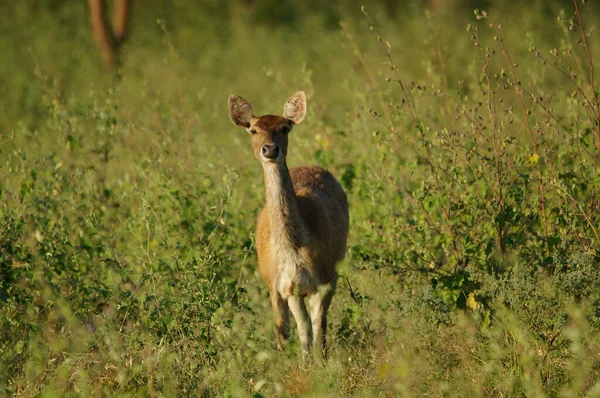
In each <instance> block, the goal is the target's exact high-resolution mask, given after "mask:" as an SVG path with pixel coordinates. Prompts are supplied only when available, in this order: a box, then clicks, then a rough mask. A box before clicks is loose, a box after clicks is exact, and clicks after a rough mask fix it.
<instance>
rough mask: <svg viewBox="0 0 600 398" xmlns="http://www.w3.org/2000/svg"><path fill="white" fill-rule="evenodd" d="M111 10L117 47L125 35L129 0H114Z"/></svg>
mask: <svg viewBox="0 0 600 398" xmlns="http://www.w3.org/2000/svg"><path fill="white" fill-rule="evenodd" d="M114 4H115V7H114V11H113V24H112V25H113V32H114V36H115V42H116V44H117V47H118V46H120V45H121V44H122V43H123V41H124V40H125V36H127V21H128V17H129V0H116V1H115V2H114Z"/></svg>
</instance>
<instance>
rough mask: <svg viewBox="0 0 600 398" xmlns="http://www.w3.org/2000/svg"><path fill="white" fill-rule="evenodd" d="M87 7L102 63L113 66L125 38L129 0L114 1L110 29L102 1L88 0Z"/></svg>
mask: <svg viewBox="0 0 600 398" xmlns="http://www.w3.org/2000/svg"><path fill="white" fill-rule="evenodd" d="M88 5H89V8H90V24H91V27H92V34H93V36H94V40H95V41H96V45H97V46H98V48H99V50H100V56H101V57H102V61H103V62H104V63H105V64H106V65H109V66H114V65H115V64H116V61H117V56H118V52H119V49H120V47H121V44H123V41H124V40H125V38H126V36H127V22H128V19H129V6H130V4H129V0H115V3H114V10H113V18H112V27H111V26H110V25H109V24H108V21H107V18H106V7H105V1H104V0H88Z"/></svg>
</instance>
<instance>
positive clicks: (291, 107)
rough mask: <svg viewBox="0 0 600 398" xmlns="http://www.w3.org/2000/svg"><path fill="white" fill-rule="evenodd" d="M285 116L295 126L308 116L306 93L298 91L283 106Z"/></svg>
mask: <svg viewBox="0 0 600 398" xmlns="http://www.w3.org/2000/svg"><path fill="white" fill-rule="evenodd" d="M283 116H284V117H285V118H287V119H289V120H291V121H292V122H294V124H298V123H300V122H301V121H302V120H304V117H305V116H306V95H304V91H298V92H297V93H296V94H294V95H292V96H291V97H290V98H288V100H287V101H286V102H285V104H284V105H283Z"/></svg>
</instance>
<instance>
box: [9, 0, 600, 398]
mask: <svg viewBox="0 0 600 398" xmlns="http://www.w3.org/2000/svg"><path fill="white" fill-rule="evenodd" d="M257 4H259V5H260V4H262V3H261V2H258V3H257ZM332 4H334V5H332V6H329V8H327V9H326V10H319V8H318V7H317V6H315V7H313V5H312V3H311V2H307V3H306V4H305V5H302V6H298V8H296V9H293V11H294V12H293V13H289V14H285V13H284V14H277V15H276V17H273V16H270V15H269V14H268V13H267V12H266V11H261V10H262V9H261V7H260V6H256V7H252V6H248V5H246V4H245V3H244V4H243V3H237V2H231V3H228V4H227V6H226V7H220V6H219V4H218V3H216V2H215V3H214V4H212V3H210V2H209V4H208V5H207V6H206V7H207V8H206V9H202V8H199V7H198V8H196V7H190V6H189V4H185V3H184V2H176V3H175V4H174V5H173V6H171V7H163V6H160V5H159V4H158V2H157V3H156V4H154V5H155V6H156V7H147V8H137V9H136V12H135V13H134V20H133V21H132V30H133V35H132V37H131V40H130V41H129V42H128V43H127V44H126V46H125V48H124V58H123V59H122V63H121V65H120V67H119V69H118V70H116V71H107V70H104V69H103V68H102V66H101V64H100V63H99V62H98V59H97V54H96V52H95V49H94V48H93V46H92V41H91V37H89V32H88V31H87V29H88V28H87V26H86V25H85V21H82V19H81V15H84V14H85V6H84V3H82V4H79V5H74V4H67V3H66V2H60V1H57V2H49V3H48V4H46V5H40V4H38V3H35V4H34V3H33V2H20V3H18V4H16V5H12V6H7V5H5V6H2V7H3V8H4V9H5V11H6V12H4V13H2V14H3V17H0V18H3V19H2V23H1V24H0V25H1V26H3V31H4V32H5V33H6V34H4V35H2V39H1V40H0V49H2V50H3V53H4V54H7V57H6V62H2V63H0V68H1V70H2V76H5V77H4V78H2V83H3V85H4V86H5V87H6V90H5V93H4V95H3V97H2V98H1V99H0V104H2V106H3V109H4V111H3V112H2V115H0V126H2V133H1V137H0V151H1V153H0V157H1V167H0V198H1V201H0V322H1V323H2V325H1V327H0V389H1V391H2V394H6V395H17V396H32V395H42V396H65V395H83V396H91V395H94V396H96V395H98V396H100V395H117V396H120V395H150V396H181V395H193V396H196V395H205V396H222V395H227V396H246V395H253V394H254V395H256V396H271V395H285V396H288V395H315V396H321V395H323V396H325V395H327V396H328V395H338V396H349V395H359V396H371V395H392V396H397V395H400V396H424V395H429V396H481V397H488V396H600V378H599V376H600V374H599V370H600V367H599V366H600V346H599V341H600V318H599V316H600V313H599V306H600V283H599V280H600V271H599V265H600V258H599V244H600V238H599V235H598V234H599V232H600V231H599V229H598V228H599V227H598V225H599V217H600V216H599V214H600V211H599V208H598V207H599V197H598V195H599V193H598V192H599V191H598V188H599V186H600V185H599V183H600V177H599V175H598V173H600V167H599V164H598V162H599V160H600V157H599V153H600V133H599V132H600V127H599V126H600V125H599V123H598V120H599V119H600V109H599V107H598V93H597V81H598V76H600V75H599V71H598V62H600V61H598V60H597V59H596V58H595V57H594V55H595V54H598V53H599V52H598V50H599V44H598V42H597V40H596V36H597V35H596V32H595V31H594V30H593V29H592V28H593V27H594V25H595V24H597V23H598V20H597V18H596V19H594V18H595V16H594V15H595V14H594V10H596V9H597V6H596V5H594V4H585V5H582V4H581V3H578V2H576V3H573V5H571V4H570V3H566V5H565V3H551V4H546V3H544V4H542V3H539V4H538V3H535V2H534V3H532V4H529V5H521V4H520V5H519V6H518V7H517V6H514V5H513V4H512V3H508V2H507V3H503V2H501V3H499V5H497V6H496V7H494V8H488V9H487V10H486V11H484V10H477V11H476V12H475V13H474V14H470V15H467V14H464V13H457V14H456V15H452V16H449V15H439V14H436V13H435V12H424V11H423V10H419V8H418V7H417V6H414V5H413V6H412V7H408V8H406V9H401V10H397V12H398V13H399V15H394V14H390V10H389V9H388V8H384V7H383V6H378V5H372V6H369V7H367V8H363V9H362V12H360V11H361V9H360V7H358V6H357V7H355V8H353V9H351V10H345V9H343V8H341V7H337V6H336V5H335V3H332ZM161 7H162V8H161ZM311 7H312V8H311ZM561 7H562V8H561ZM407 10H409V11H407ZM319 11H321V12H319ZM212 12H216V13H218V17H211V16H210V15H217V14H211V13H212ZM282 12H283V11H282ZM557 16H558V18H556V17H557ZM273 18H275V19H273ZM32 21H35V23H32ZM282 21H284V22H282ZM58 22H60V23H58ZM338 22H339V23H338ZM23 24H27V26H28V27H29V29H27V30H22V29H21V30H20V29H17V27H18V26H22V25H23ZM7 32H8V33H7ZM6 76H8V77H6ZM300 89H302V90H304V91H305V92H306V93H307V96H308V102H309V112H308V117H307V120H306V122H305V123H303V125H301V126H299V128H298V129H297V130H296V129H295V130H294V132H293V133H292V135H293V136H291V137H290V140H291V142H290V151H289V161H290V163H291V165H297V164H305V163H318V164H321V165H323V166H325V167H328V168H330V169H331V170H332V171H333V172H334V174H335V175H336V176H337V177H338V178H339V180H340V181H341V182H342V184H343V185H344V187H345V189H346V190H347V192H348V195H349V200H350V208H351V220H352V221H351V236H350V242H349V251H348V256H347V260H346V261H345V262H344V263H343V264H341V265H340V272H341V278H340V282H339V287H338V291H337V293H336V296H335V299H334V301H333V305H332V308H331V310H330V324H329V338H328V341H329V342H331V350H330V356H329V358H328V359H327V360H326V361H325V362H324V363H315V364H312V365H310V366H303V365H302V364H301V362H300V361H299V358H298V351H299V347H298V343H297V341H296V340H295V339H294V338H293V339H292V342H291V346H290V347H289V349H288V350H287V351H285V352H277V351H276V350H275V344H274V321H273V319H271V311H270V308H269V301H268V297H267V296H268V294H267V291H266V289H265V288H264V286H263V284H262V281H261V279H260V276H259V275H258V272H257V269H256V265H255V264H256V256H255V250H254V240H253V239H254V232H253V230H254V220H255V218H256V216H257V212H258V210H259V209H260V207H261V206H262V203H263V201H264V198H263V191H262V175H261V170H260V166H259V165H258V164H257V162H256V161H255V159H254V158H253V156H252V154H251V148H250V143H249V138H248V137H247V136H246V135H244V134H243V133H240V132H239V131H237V129H235V128H234V127H233V126H232V125H231V123H230V122H229V120H228V117H227V109H226V104H227V101H226V99H227V97H228V95H230V94H234V93H235V94H239V95H242V96H244V97H245V98H248V99H249V100H251V101H252V103H253V104H255V110H256V112H257V113H258V114H263V113H273V112H279V111H280V108H281V105H282V103H283V101H284V100H285V98H287V97H288V96H289V95H290V94H291V93H293V92H295V91H297V90H300ZM293 335H294V334H293Z"/></svg>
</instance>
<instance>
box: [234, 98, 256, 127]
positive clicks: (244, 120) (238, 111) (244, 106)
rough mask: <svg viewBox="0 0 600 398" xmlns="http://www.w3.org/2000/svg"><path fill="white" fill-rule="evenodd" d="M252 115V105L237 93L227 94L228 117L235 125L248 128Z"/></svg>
mask: <svg viewBox="0 0 600 398" xmlns="http://www.w3.org/2000/svg"><path fill="white" fill-rule="evenodd" d="M253 117H254V114H253V113H252V105H250V104H249V103H248V101H246V100H245V99H243V98H242V97H238V96H237V95H230V96H229V118H230V119H231V121H232V122H233V124H235V125H236V126H240V127H245V128H249V127H250V120H252V118H253Z"/></svg>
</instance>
